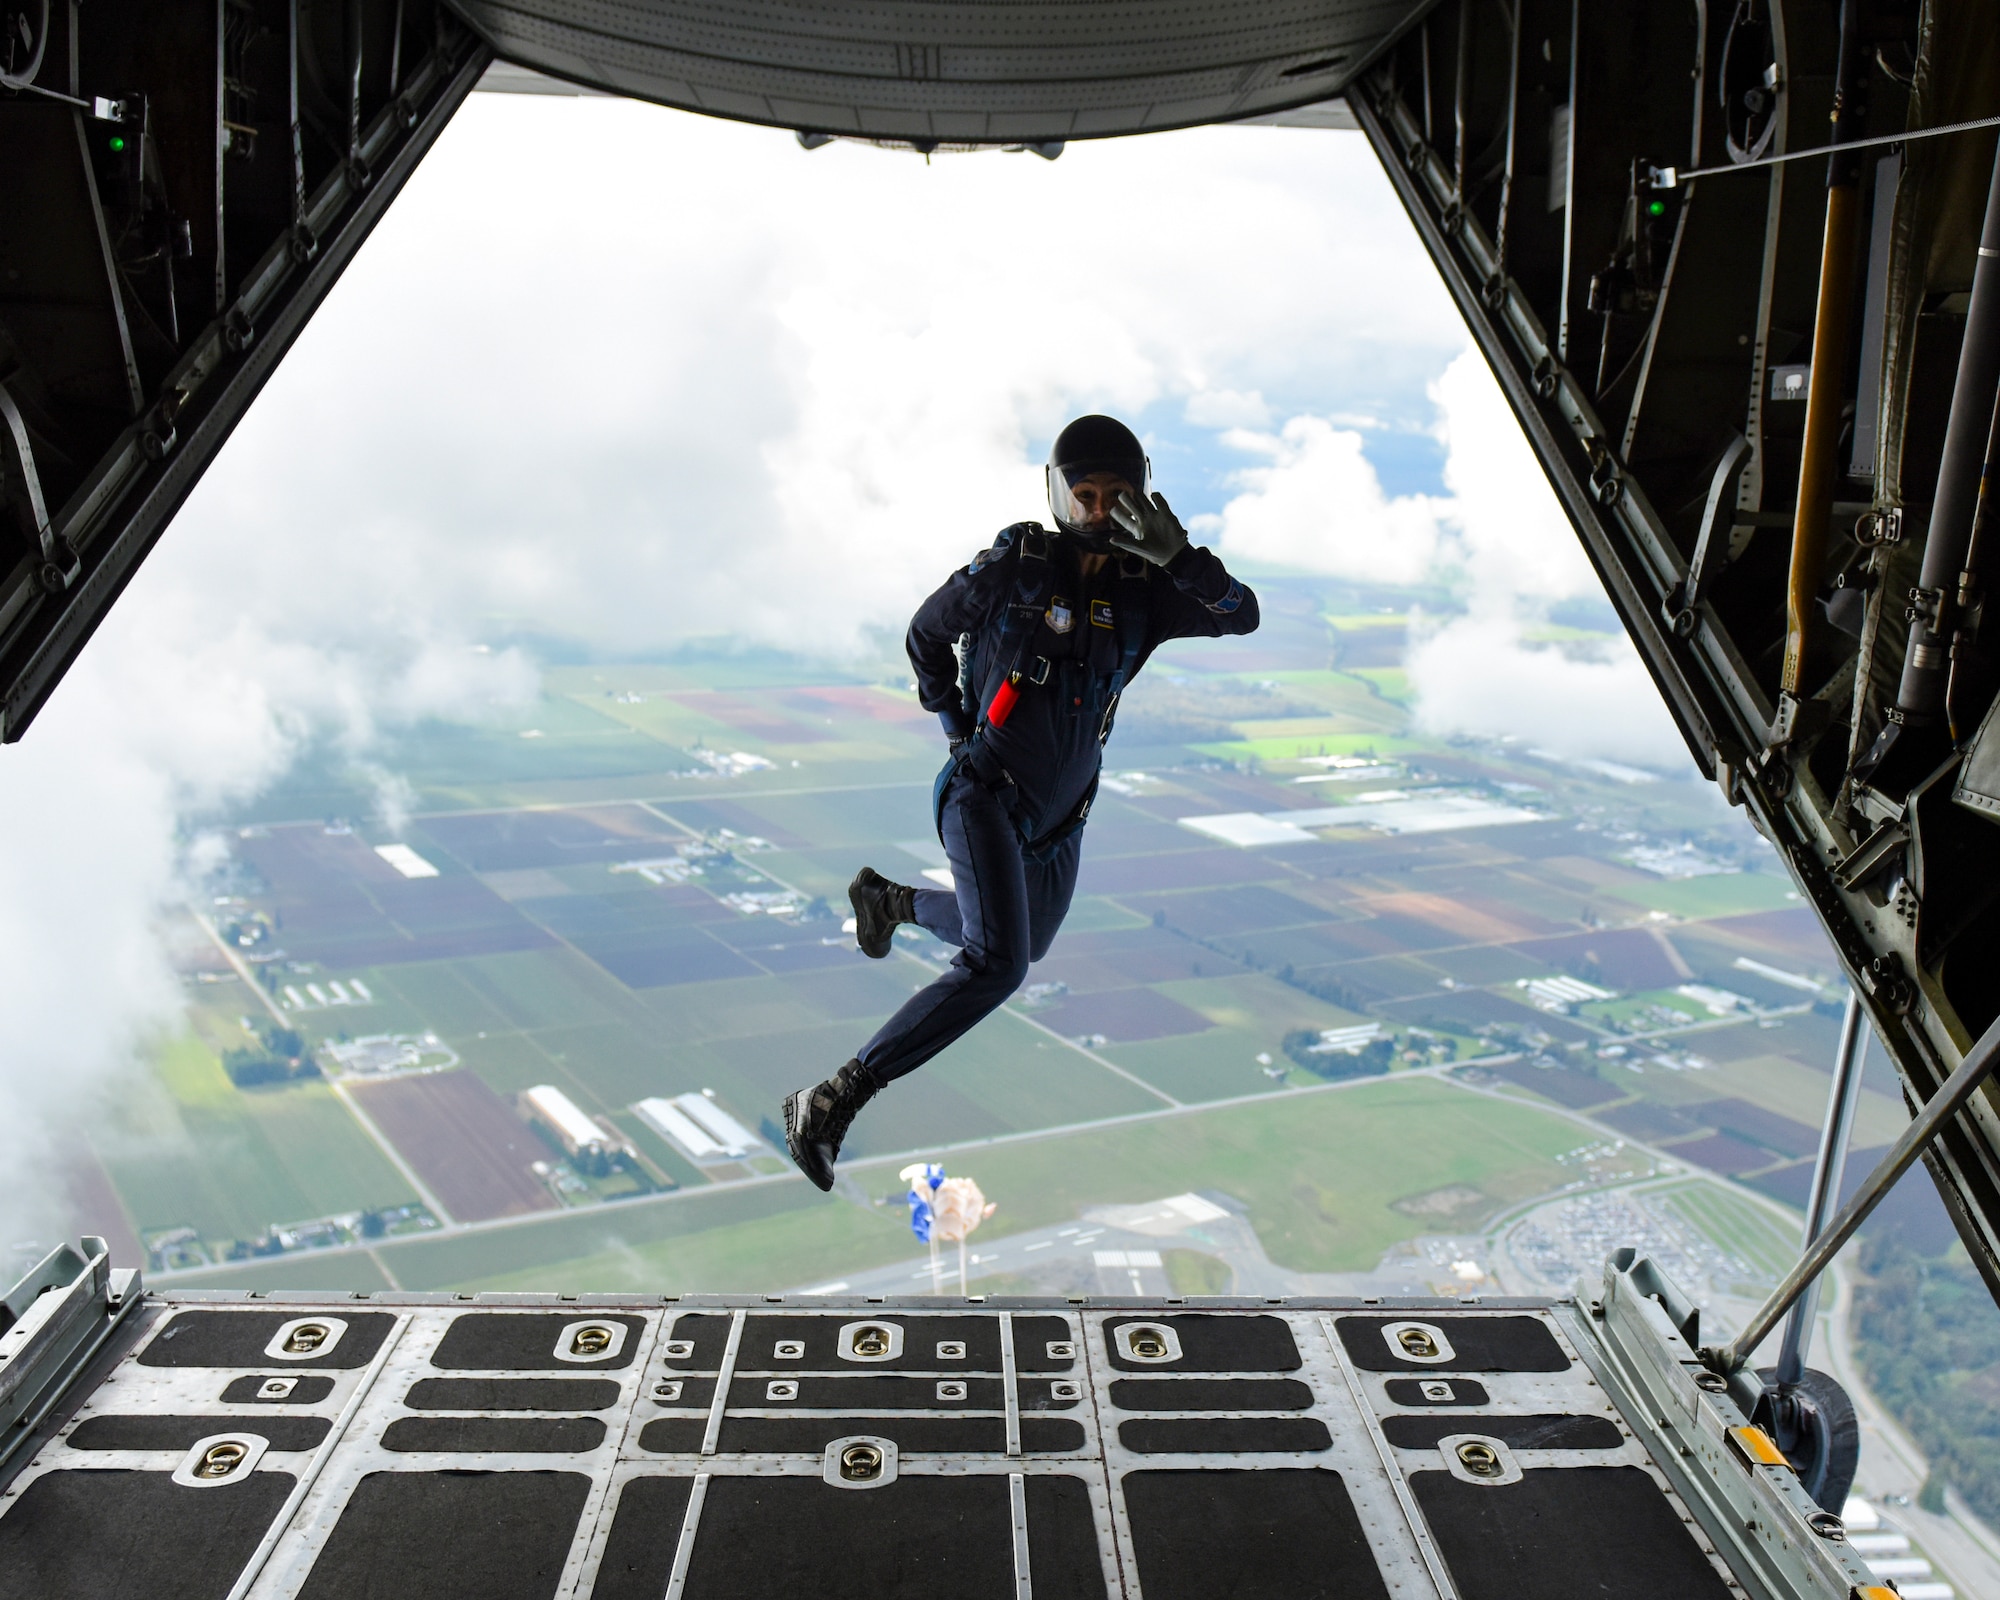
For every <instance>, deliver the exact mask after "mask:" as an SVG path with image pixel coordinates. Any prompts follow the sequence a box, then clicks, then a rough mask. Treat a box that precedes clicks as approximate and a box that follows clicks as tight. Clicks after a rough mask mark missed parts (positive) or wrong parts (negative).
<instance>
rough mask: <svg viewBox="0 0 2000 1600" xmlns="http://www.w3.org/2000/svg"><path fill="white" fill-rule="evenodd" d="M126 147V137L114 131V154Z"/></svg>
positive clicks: (112, 137)
mask: <svg viewBox="0 0 2000 1600" xmlns="http://www.w3.org/2000/svg"><path fill="white" fill-rule="evenodd" d="M124 148H125V140H124V137H123V136H122V135H120V134H116V133H114V134H113V135H112V136H111V153H112V154H113V155H116V154H117V153H118V152H119V151H121V150H123V149H124Z"/></svg>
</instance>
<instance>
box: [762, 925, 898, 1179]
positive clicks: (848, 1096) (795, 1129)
mask: <svg viewBox="0 0 2000 1600" xmlns="http://www.w3.org/2000/svg"><path fill="white" fill-rule="evenodd" d="M907 892H908V891H907V890H906V891H905V893H907ZM881 1087H882V1085H881V1084H879V1083H878V1082H876V1081H875V1078H874V1076H873V1075H872V1074H871V1073H870V1072H869V1071H868V1069H867V1068H866V1067H864V1066H863V1065H862V1064H861V1063H860V1062H859V1061H850V1062H848V1063H847V1065H846V1066H844V1067H842V1068H841V1069H840V1070H839V1071H838V1072H836V1073H835V1074H834V1075H833V1076H832V1077H831V1078H828V1079H827V1080H826V1082H824V1083H822V1084H820V1085H819V1086H818V1087H816V1088H812V1089H801V1090H799V1091H798V1092H797V1093H796V1094H788V1095H786V1096H785V1147H786V1148H787V1149H788V1150H790V1151H791V1155H792V1161H793V1163H794V1164H795V1165H796V1166H797V1167H798V1169H799V1171H801V1172H803V1173H804V1174H805V1175H806V1176H807V1177H808V1178H810V1179H812V1181H813V1183H814V1184H815V1185H816V1186H817V1187H819V1188H821V1189H831V1188H832V1187H833V1163H834V1161H835V1160H836V1159H838V1157H839V1155H840V1141H841V1140H842V1139H845V1138H846V1137H847V1129H848V1125H849V1124H850V1123H852V1122H853V1121H854V1114H855V1112H857V1111H859V1110H860V1109H861V1108H862V1107H863V1106H865V1105H866V1104H868V1102H869V1101H870V1100H872V1099H874V1098H875V1092H876V1091H877V1090H878V1089H880V1088H881Z"/></svg>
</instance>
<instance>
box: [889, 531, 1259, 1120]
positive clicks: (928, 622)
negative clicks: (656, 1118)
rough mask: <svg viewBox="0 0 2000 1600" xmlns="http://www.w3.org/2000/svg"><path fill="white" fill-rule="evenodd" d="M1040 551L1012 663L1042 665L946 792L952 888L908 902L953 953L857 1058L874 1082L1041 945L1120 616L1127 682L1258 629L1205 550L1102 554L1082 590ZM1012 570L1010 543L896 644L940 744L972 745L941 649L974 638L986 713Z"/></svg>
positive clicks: (951, 659) (979, 740)
mask: <svg viewBox="0 0 2000 1600" xmlns="http://www.w3.org/2000/svg"><path fill="white" fill-rule="evenodd" d="M1045 537H1046V536H1045ZM1046 549H1047V557H1046V559H1047V561H1048V563H1049V571H1048V573H1047V577H1046V582H1045V586H1046V588H1047V590H1048V604H1047V606H1046V608H1045V609H1044V610H1043V613H1042V615H1041V618H1040V619H1039V620H1038V621H1037V623H1036V624H1035V629H1034V635H1033V637H1032V639H1030V640H1028V641H1027V642H1026V646H1025V656H1024V657H1023V659H1025V660H1026V661H1028V662H1030V663H1032V664H1033V666H1032V672H1031V674H1030V675H1032V673H1033V672H1039V671H1040V670H1041V668H1040V663H1039V661H1037V659H1036V658H1040V659H1041V660H1045V661H1046V662H1047V664H1048V670H1047V679H1046V681H1045V682H1042V683H1039V684H1037V683H1033V682H1028V681H1023V682H1022V683H1021V684H1020V685H1019V696H1020V698H1019V700H1018V702H1017V703H1016V704H1015V706H1014V708H1013V710H1012V712H1011V714H1010V715H1009V716H1008V717H1007V719H1006V722H1005V724H1004V726H1002V727H998V728H995V727H993V726H991V725H990V724H986V725H982V726H979V727H978V732H977V736H976V737H975V738H974V739H973V740H972V742H971V744H970V745H968V746H966V747H965V749H964V750H963V751H962V752H961V757H962V759H961V760H960V762H959V764H958V766H957V769H956V770H955V771H954V772H953V773H952V774H951V776H950V777H949V779H948V780H947V781H946V786H945V789H944V793H943V803H942V808H941V810H940V814H939V832H940V834H941V836H942V838H943V843H944V849H945V857H946V859H947V860H948V861H949V862H950V863H951V875H952V882H953V884H954V888H953V889H952V890H943V889H919V890H917V891H916V920H917V922H918V924H919V925H920V926H921V927H923V928H925V929H926V930H928V931H929V932H930V933H932V934H934V935H936V936H937V937H938V938H940V939H942V940H943V941H944V942H945V943H946V944H950V945H956V946H957V947H958V954H957V956H955V957H954V958H953V959H952V963H951V965H950V967H948V968H947V969H946V970H945V972H944V973H943V974H942V975H941V976H940V977H938V979H937V980H936V981H935V982H933V983H932V984H930V985H929V986H928V987H927V988H924V989H922V990H920V991H918V992H917V993H916V994H914V995H912V996H911V997H910V999H909V1000H908V1001H906V1002H905V1003H904V1004H903V1007H902V1009H901V1010H899V1011H898V1012H897V1013H896V1014H895V1015H894V1016H893V1017H891V1018H890V1019H889V1020H888V1021H887V1022H886V1023H884V1024H883V1026H882V1029H881V1031H880V1032H879V1033H877V1034H876V1035H875V1037H874V1038H872V1039H870V1040H869V1041H868V1043H867V1044H866V1045H864V1046H863V1047H862V1049H861V1055H860V1060H861V1063H862V1065H864V1066H865V1067H867V1068H868V1069H869V1070H870V1072H871V1073H872V1074H873V1075H874V1076H875V1077H876V1078H877V1079H879V1080H880V1081H882V1082H887V1081H889V1080H890V1079H892V1078H900V1077H901V1076H903V1074H904V1073H906V1072H914V1071H915V1070H916V1069H917V1068H918V1067H920V1066H922V1065H923V1064H924V1063H925V1062H926V1061H928V1060H930V1058H931V1057H932V1056H934V1055H936V1054H937V1053H938V1052H939V1051H940V1050H942V1049H944V1047H945V1046H946V1045H948V1044H950V1043H951V1042H952V1041H953V1040H954V1039H956V1038H958V1037H959V1036H960V1035H961V1034H963V1033H965V1032H966V1031H967V1030H968V1029H970V1028H971V1027H973V1025H974V1024H976V1023H977V1022H979V1021H980V1019H981V1018H983V1017H985V1016H986V1015H987V1014H988V1013H989V1012H991V1011H993V1010H994V1009H995V1008H997V1007H998V1006H999V1005H1000V1004H1001V1003H1002V1002H1004V1001H1005V1000H1006V998H1007V997H1008V996H1009V995H1011V994H1012V993H1013V992H1014V991H1015V990H1016V989H1018V988H1019V987H1020V986H1021V984H1022V982H1023V980H1025V979H1026V977H1027V975H1028V964H1029V963H1030V962H1032V961H1039V960H1041V958H1042V957H1043V956H1044V955H1046V954H1047V953H1048V949H1049V946H1050V945H1051V944H1052V943H1053V942H1054V941H1055V936H1056V930H1057V929H1059V928H1060V927H1061V926H1062V922H1063V918H1064V917H1065V916H1066V915H1067V914H1068V912H1069V903H1070V896H1071V895H1072V894H1073V893H1074V892H1075V889H1076V873H1077V863H1078V861H1079V859H1080V852H1081V847H1082V843H1083V834H1082V831H1081V829H1075V830H1072V831H1070V832H1069V833H1068V835H1067V837H1065V838H1062V839H1061V841H1060V842H1059V843H1055V844H1053V845H1052V846H1051V845H1049V844H1047V843H1045V842H1044V841H1046V840H1048V839H1049V838H1050V836H1051V835H1055V834H1059V833H1061V831H1062V829H1063V826H1064V824H1065V823H1067V822H1069V821H1071V820H1072V819H1073V818H1074V817H1075V816H1076V814H1077V811H1078V808H1079V807H1080V806H1082V805H1083V804H1084V802H1085V801H1086V800H1087V799H1088V798H1089V797H1090V796H1091V795H1092V794H1094V792H1095V789H1096V784H1097V769H1098V766H1099V763H1100V762H1101V760H1102V758H1103V746H1102V743H1101V741H1100V734H1101V733H1102V732H1103V730H1104V726H1105V719H1106V715H1107V712H1108V711H1109V710H1110V709H1112V708H1111V695H1112V683H1113V678H1114V674H1115V673H1116V672H1117V670H1118V667H1119V663H1120V658H1121V655H1122V653H1123V651H1122V647H1121V639H1122V638H1124V637H1127V636H1125V635H1123V634H1122V633H1121V629H1120V626H1119V621H1120V619H1119V616H1118V608H1119V607H1120V606H1136V607H1143V608H1144V627H1143V630H1141V631H1140V632H1139V633H1138V635H1137V638H1138V643H1139V650H1138V655H1137V658H1136V660H1135V661H1134V662H1133V664H1132V672H1133V673H1134V674H1136V672H1137V670H1138V668H1139V666H1140V665H1142V664H1143V663H1144V661H1145V660H1146V658H1147V657H1148V656H1150V655H1151V654H1152V653H1153V651H1154V649H1155V648H1157V647H1158V646H1159V645H1161V644H1164V643H1165V642H1166V641H1167V640H1169V639H1180V638H1187V637H1190V636H1196V637H1207V638H1215V637H1218V636H1220V635H1223V634H1241V633H1250V632H1252V631H1253V630H1254V629H1255V628H1256V626H1257V597H1256V595H1254V594H1252V593H1251V592H1250V590H1249V589H1248V588H1246V587H1245V586H1244V585H1242V584H1240V583H1238V582H1237V581H1236V580H1235V579H1234V578H1232V577H1230V575H1229V574H1228V572H1226V571H1225V570H1224V569H1223V565H1222V563H1221V561H1220V560H1218V559H1217V558H1216V556H1215V553H1214V552H1213V551H1210V550H1206V549H1202V548H1200V547H1199V546H1195V545H1190V546H1188V548H1187V549H1185V550H1183V551H1182V552H1181V554H1180V555H1178V556H1177V557H1175V558H1174V560H1173V561H1171V562H1169V563H1168V564H1167V565H1166V566H1165V567H1162V568H1151V567H1147V566H1146V565H1145V564H1144V563H1143V562H1141V561H1139V559H1138V558H1137V557H1136V556H1129V557H1123V558H1121V557H1119V556H1117V555H1113V556H1112V557H1111V558H1110V560H1109V561H1107V562H1106V563H1105V565H1104V566H1103V568H1102V569H1100V570H1099V571H1098V572H1096V573H1094V574H1093V575H1092V576H1090V577H1089V578H1085V577H1084V575H1083V569H1082V564H1081V559H1080V557H1081V552H1080V551H1079V550H1078V548H1077V546H1076V544H1075V543H1074V542H1073V541H1072V540H1069V539H1066V538H1062V537H1060V536H1054V537H1046ZM1024 559H1032V557H1028V558H1024V556H1023V554H1022V541H1020V540H1018V539H1017V540H1015V541H1014V542H1013V543H1011V544H1002V545H996V546H994V548H993V549H991V550H988V551H986V552H985V553H984V554H983V555H981V556H980V557H979V558H978V559H976V560H975V561H973V563H972V564H971V565H970V566H967V567H963V568H961V569H960V570H959V571H957V572H954V573H953V574H952V575H951V577H950V578H949V579H947V580H946V582H945V584H944V587H943V588H941V589H939V590H938V591H937V593H935V594H934V595H932V596H931V597H930V598H929V599H928V600H926V601H925V602H924V603H923V605H922V606H921V607H920V608H919V609H918V611H917V614H916V616H915V617H914V618H913V619H912V620H911V623H910V632H909V637H908V639H907V641H906V647H907V649H908V650H909V655H910V665H911V666H912V667H913V668H914V669H915V670H916V678H917V698H918V699H919V700H920V701H921V702H922V704H923V706H924V709H925V710H927V711H934V712H936V713H937V714H938V717H939V719H940V720H941V721H942V722H943V723H944V727H945V732H946V734H947V735H948V736H950V737H953V738H957V737H959V736H961V735H970V734H973V733H974V729H975V724H976V723H977V722H978V720H979V719H978V718H976V717H975V716H973V715H968V714H967V712H966V711H965V709H964V707H963V705H962V703H961V699H960V692H959V688H958V662H957V659H956V657H955V656H954V655H953V653H952V647H953V645H954V644H955V643H956V642H957V641H958V638H959V636H960V635H961V634H970V635H971V636H972V655H971V680H970V681H971V682H972V683H973V684H974V685H976V686H977V687H978V690H979V694H978V704H979V705H981V706H991V704H992V701H993V695H994V692H995V690H997V689H998V688H999V686H1000V684H1001V682H1002V681H1003V680H1004V679H1005V678H1006V677H1007V675H1008V673H1009V671H1010V670H1011V669H1012V668H1013V666H1014V659H1015V656H1016V651H1017V649H1018V646H1016V645H1015V644H1013V643H1012V642H1010V643H1008V644H1007V645H1005V646H1003V645H1002V642H1001V638H1000V633H1001V627H1002V623H1003V621H1004V618H1005V614H1006V608H1007V606H1008V605H1009V603H1010V602H1015V601H1017V600H1018V599H1019V591H1018V590H1017V582H1018V581H1019V579H1020V577H1021V572H1020V567H1021V563H1022V561H1023V560H1024ZM1003 653H1004V654H1005V655H1006V656H1007V658H1008V659H1005V660H1003V659H1001V657H1002V655H1003Z"/></svg>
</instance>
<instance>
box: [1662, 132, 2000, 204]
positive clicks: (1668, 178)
mask: <svg viewBox="0 0 2000 1600" xmlns="http://www.w3.org/2000/svg"><path fill="white" fill-rule="evenodd" d="M1992 127H2000V117H1979V118H1976V119H1975V120H1973V121H1971V122H1948V123H1946V124H1945V125H1944V126H1943V127H1942V128H1916V129H1913V130H1912V131H1910V132H1909V133H1883V134H1878V135H1876V137H1874V138H1873V139H1850V140H1848V141H1847V143H1846V144H1821V145H1814V146H1813V148H1812V149H1810V150H1788V151H1786V152H1785V154H1783V155H1781V156H1764V157H1761V158H1760V159H1758V160H1756V161H1732V162H1729V163H1727V164H1726V165H1724V166H1720V167H1694V168H1692V169H1690V170H1689V171H1686V172H1682V171H1680V170H1679V169H1678V168H1675V167H1655V168H1654V169H1653V175H1654V176H1653V187H1654V188H1655V189H1675V188H1678V187H1679V186H1680V185H1682V184H1684V183H1686V182H1687V181H1688V180H1689V179H1690V178H1710V177H1714V176H1715V175H1716V174H1718V173H1723V172H1748V171H1749V170H1750V169H1751V168H1752V167H1775V166H1777V165H1779V164H1780V163H1782V162H1786V161H1804V160H1807V159H1808V158H1809V157H1812V156H1830V155H1841V154H1845V153H1846V152H1847V151H1849V150H1866V149H1868V148H1869V147H1870V146H1871V145H1878V144H1914V143H1915V142H1916V141H1917V140H1919V139H1939V138H1942V137H1943V136H1944V135H1945V134H1947V133H1970V132H1972V131H1973V130H1974V129H1975V128H1992Z"/></svg>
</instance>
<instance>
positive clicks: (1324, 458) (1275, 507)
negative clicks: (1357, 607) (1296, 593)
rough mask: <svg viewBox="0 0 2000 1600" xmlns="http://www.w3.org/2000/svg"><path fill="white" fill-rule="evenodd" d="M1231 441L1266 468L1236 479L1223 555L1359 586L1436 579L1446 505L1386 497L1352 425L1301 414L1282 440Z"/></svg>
mask: <svg viewBox="0 0 2000 1600" xmlns="http://www.w3.org/2000/svg"><path fill="white" fill-rule="evenodd" d="M1225 440H1226V442H1228V443H1229V444H1232V445H1234V446H1235V447H1236V448H1237V449H1239V450H1242V451H1245V452H1246V453H1250V454H1255V455H1260V456H1263V457H1264V458H1265V460H1266V463H1267V464H1266V465H1263V466H1255V467H1245V468H1243V469H1242V470H1241V471H1239V472H1238V473H1236V474H1235V481H1236V482H1237V483H1238V484H1240V485H1241V486H1242V489H1243V492H1242V493H1241V494H1239V495H1237V496H1236V497H1235V498H1234V499H1233V500H1231V501H1230V502H1229V503H1228V504H1227V505H1226V506H1224V507H1223V509H1222V515H1221V518H1220V519H1219V520H1220V526H1221V533H1222V540H1221V543H1222V549H1223V550H1224V552H1225V553H1226V554H1228V555H1230V556H1232V557H1238V558H1241V559H1244V560H1248V561H1252V562H1257V563H1262V564H1268V565H1273V566H1281V567H1290V568H1294V569H1296V570H1299V571H1304V572H1321V573H1329V574H1335V575H1338V576H1341V577H1348V578H1354V579H1356V580H1358V581H1360V582H1363V583H1389V584H1408V583H1420V582H1422V581H1423V580H1424V579H1425V578H1427V577H1429V576H1431V573H1432V569H1433V568H1434V567H1435V566H1436V565H1437V563H1438V559H1439V555H1440V550H1441V545H1442V541H1443V538H1444V532H1445V530H1444V528H1443V526H1442V523H1441V518H1443V517H1445V516H1449V515H1450V513H1451V509H1452V508H1451V504H1450V502H1449V501H1447V500H1444V499H1441V498H1439V497H1436V496H1431V495H1399V496H1396V497H1394V498H1391V497H1390V496H1388V495H1385V494H1384V493H1383V492H1382V484H1381V480H1380V479H1379V478H1378V477H1377V476H1376V474H1375V468H1374V466H1373V465H1372V464H1371V463H1370V462H1369V460H1368V458H1367V456H1366V455H1364V454H1363V453H1362V443H1361V435H1360V434H1359V433H1356V432H1355V431H1354V430H1353V429H1351V428H1336V427H1335V426H1334V425H1333V424H1332V423H1331V422H1328V421H1327V420H1326V419H1325V418H1323V417H1315V416H1301V417H1293V418H1292V419H1291V420H1290V421H1289V422H1287V423H1286V424H1285V426H1284V428H1283V429H1282V430H1281V431H1280V432H1279V433H1277V434H1258V433H1252V432H1249V431H1247V430H1243V429H1238V430H1234V431H1232V432H1231V433H1229V434H1227V435H1225Z"/></svg>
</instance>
